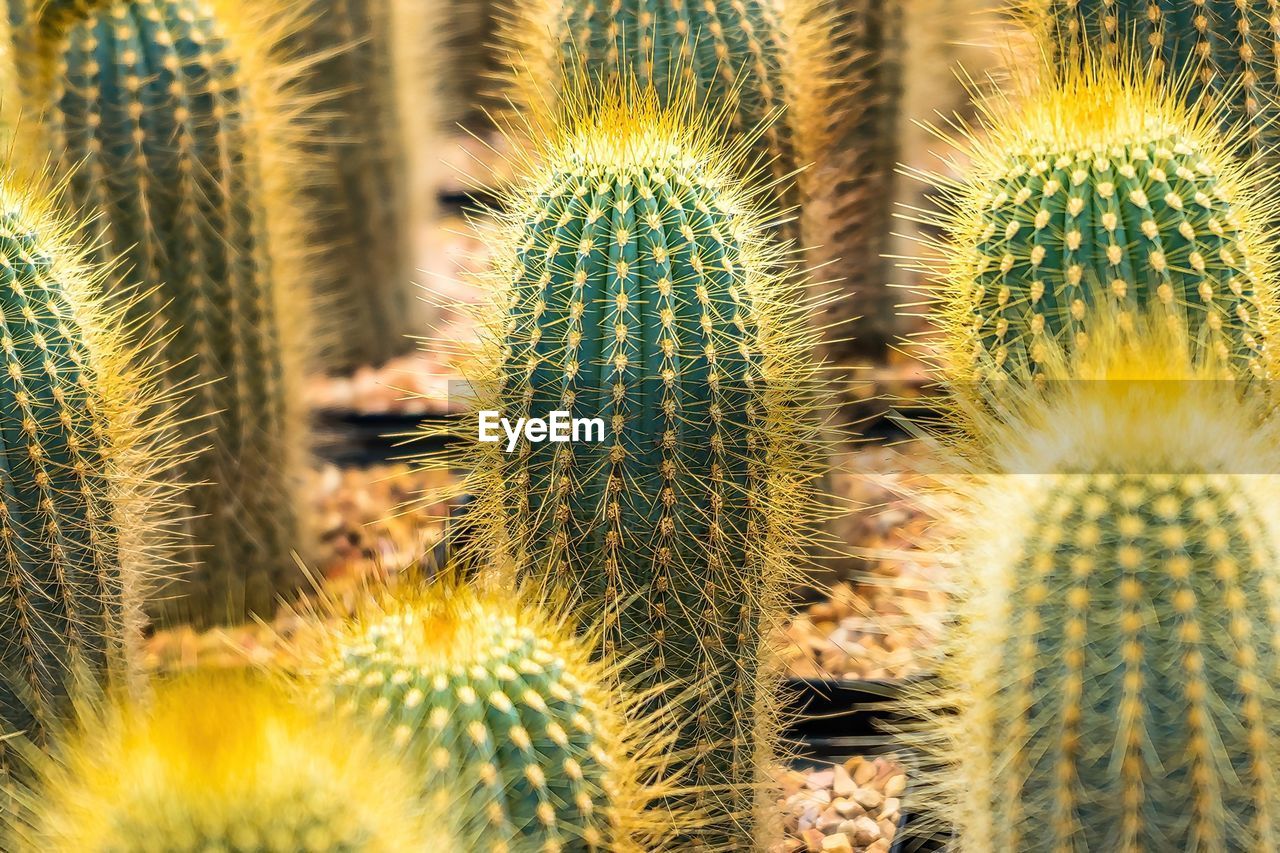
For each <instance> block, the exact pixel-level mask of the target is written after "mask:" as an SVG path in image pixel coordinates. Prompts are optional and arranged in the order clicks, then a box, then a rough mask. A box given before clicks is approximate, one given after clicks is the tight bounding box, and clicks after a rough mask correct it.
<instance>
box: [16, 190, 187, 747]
mask: <svg viewBox="0 0 1280 853" xmlns="http://www.w3.org/2000/svg"><path fill="white" fill-rule="evenodd" d="M44 189H45V187H44V185H43V183H42V182H41V181H39V180H36V181H30V179H24V178H23V176H21V175H19V174H16V173H15V172H14V171H12V170H10V171H7V172H5V174H4V175H3V177H0V359H2V360H3V381H0V412H2V413H3V414H2V415H0V586H2V587H3V595H2V596H0V626H2V628H3V630H2V631H0V638H2V639H0V727H3V729H4V731H5V734H14V733H17V732H22V733H24V734H25V735H26V737H27V738H28V739H30V740H33V741H35V742H37V743H43V741H44V740H45V738H46V736H47V734H48V732H49V730H50V729H51V728H56V727H57V725H58V723H59V721H60V720H61V719H63V715H65V714H66V713H67V712H68V711H69V710H70V708H69V704H68V703H69V700H70V698H72V696H73V695H74V693H75V691H76V688H77V687H78V686H87V684H88V682H97V686H98V687H103V686H105V685H106V683H108V682H112V681H114V682H115V683H116V684H117V685H118V686H121V687H123V686H124V685H123V682H122V681H121V679H122V678H123V677H124V676H125V675H126V674H127V661H126V659H125V658H126V651H127V649H129V648H131V647H132V646H133V645H134V644H136V642H137V638H138V631H139V630H140V628H141V614H140V607H141V597H142V595H143V593H144V590H143V585H144V581H145V580H146V577H147V574H148V573H149V572H150V571H151V570H152V569H154V568H155V567H156V566H158V565H160V564H163V563H164V561H165V559H166V550H165V545H164V538H165V537H164V535H163V532H162V530H161V526H162V525H163V510H164V509H165V508H166V507H167V499H166V490H165V489H164V488H162V487H161V486H159V485H158V484H157V483H156V482H155V481H154V480H153V477H152V475H153V473H154V472H156V471H158V470H160V469H161V468H162V467H163V465H164V463H165V460H166V458H167V456H168V450H167V448H166V446H165V445H164V443H163V442H164V431H163V426H162V423H161V420H160V418H163V409H164V408H165V407H166V405H167V403H166V402H165V401H164V399H162V398H161V397H158V396H156V395H155V394H153V393H152V392H153V385H154V383H153V382H152V380H151V379H150V377H149V375H148V373H147V369H146V368H145V367H144V366H143V365H142V362H141V361H139V362H137V363H135V364H133V365H132V366H130V364H129V363H130V361H131V360H135V359H136V358H138V354H137V352H136V351H135V350H134V349H133V348H132V346H131V344H129V343H128V342H127V341H126V339H125V334H124V331H123V329H124V325H123V321H122V316H121V315H122V312H123V306H122V305H119V304H108V303H106V302H104V301H103V299H102V297H101V295H100V292H99V288H100V287H101V284H102V271H101V270H97V269H95V268H94V267H93V266H91V265H89V264H88V263H86V261H85V259H84V258H83V256H82V251H81V250H80V249H79V248H77V247H76V246H75V244H74V239H73V238H74V227H75V226H73V225H72V224H71V223H70V222H68V221H65V220H63V219H62V218H60V217H59V216H58V215H55V214H54V213H52V211H51V210H50V204H49V201H48V200H47V199H45V198H44V197H42V196H41V195H40V193H42V192H43V191H44ZM144 406H150V407H152V408H153V413H152V414H151V415H145V414H144V413H143V412H142V411H141V408H142V407H144ZM157 525H160V526H157ZM82 680H87V682H85V685H82V684H81V681H82Z"/></svg>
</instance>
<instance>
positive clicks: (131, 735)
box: [5, 673, 462, 853]
mask: <svg viewBox="0 0 1280 853" xmlns="http://www.w3.org/2000/svg"><path fill="white" fill-rule="evenodd" d="M291 698H292V696H291V692H290V691H287V690H284V689H281V688H279V687H278V686H273V685H271V684H269V683H268V682H266V681H260V680H256V679H254V678H251V677H250V676H248V675H246V674H244V673H199V674H195V675H188V676H184V677H181V678H178V679H177V680H175V681H173V682H171V683H166V684H161V685H159V686H158V687H157V689H156V691H155V695H154V696H153V697H151V699H150V701H148V702H146V703H140V704H139V703H129V702H123V703H117V704H110V705H108V706H106V707H105V708H101V709H97V710H96V711H88V712H87V713H86V719H85V721H84V723H83V727H82V729H81V730H80V731H79V732H77V733H75V734H73V735H72V736H71V737H70V739H69V740H67V741H66V742H65V743H64V744H62V745H61V746H60V747H59V749H58V750H57V751H56V752H55V753H54V754H53V756H52V757H50V758H48V759H46V760H45V761H43V762H42V763H41V765H40V766H41V772H40V775H39V778H38V780H37V782H36V784H35V785H34V787H32V788H31V789H30V790H29V791H26V792H25V793H24V795H23V797H22V799H23V801H24V802H23V806H24V819H23V820H22V821H21V822H20V823H18V824H17V825H16V826H15V827H13V828H12V830H11V835H10V837H9V838H8V841H7V843H6V844H5V849H6V850H15V851H22V853H36V851H40V852H41V853H45V851H52V853H108V851H109V852H110V853H145V851H160V850H163V851H174V852H175V853H176V851H191V853H197V851H210V850H221V851H227V853H268V851H270V853H293V851H299V850H313V851H346V853H403V851H424V850H435V851H441V853H443V851H449V850H460V849H462V848H460V847H458V846H457V843H456V842H455V841H454V840H453V839H452V838H451V836H450V833H449V829H448V816H447V814H446V813H444V812H432V811H429V810H428V806H427V805H426V804H425V803H424V802H423V801H422V800H421V799H420V798H419V796H418V790H417V785H416V784H415V781H414V780H413V778H412V777H411V775H410V774H409V773H408V772H407V770H406V768H404V767H402V766H401V765H400V764H399V763H398V762H396V761H395V760H394V759H393V758H392V757H391V756H390V755H389V754H387V753H385V752H384V751H383V750H382V749H381V748H380V747H379V746H377V745H375V744H374V743H373V741H372V739H370V738H368V737H367V736H365V735H363V734H360V733H358V732H357V731H355V730H354V729H352V728H351V727H349V726H347V725H344V724H341V723H340V722H338V721H336V720H329V719H326V718H324V717H323V716H318V715H313V714H311V713H309V712H307V711H304V710H302V709H301V708H300V707H298V706H297V705H294V704H291V702H290V700H291ZM445 804H447V799H445V801H444V802H442V803H437V804H436V805H445Z"/></svg>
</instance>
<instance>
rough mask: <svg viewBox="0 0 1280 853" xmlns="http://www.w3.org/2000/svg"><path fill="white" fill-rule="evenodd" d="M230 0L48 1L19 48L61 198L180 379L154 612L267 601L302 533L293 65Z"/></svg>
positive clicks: (231, 610)
mask: <svg viewBox="0 0 1280 853" xmlns="http://www.w3.org/2000/svg"><path fill="white" fill-rule="evenodd" d="M273 5H274V4H247V3H242V2H237V0H211V2H206V0H162V2H144V0H55V1H54V2H51V3H48V4H46V5H45V6H44V7H43V11H42V15H43V17H42V18H41V32H40V44H39V45H38V46H37V49H36V51H35V53H34V54H32V55H28V56H26V57H24V58H23V59H24V63H23V64H24V65H25V67H26V71H27V72H28V76H31V77H34V78H36V79H38V80H39V81H40V86H39V91H37V92H36V93H35V98H34V100H35V106H34V114H37V115H44V116H45V122H46V129H47V132H48V137H49V141H50V144H51V145H52V146H53V151H54V152H55V155H56V157H57V158H58V160H59V161H60V164H61V166H62V167H63V168H64V172H65V173H66V174H67V175H69V176H70V179H69V182H68V183H67V185H66V186H67V195H68V196H69V199H68V201H69V203H70V204H73V205H75V206H76V207H77V208H81V209H84V210H86V211H88V212H89V213H90V214H94V215H95V218H94V219H92V221H91V224H90V225H89V226H88V227H87V228H86V229H85V232H86V237H87V238H88V239H89V240H91V241H92V244H93V245H94V246H95V248H96V251H97V254H98V256H99V257H100V258H101V259H103V260H104V261H106V260H110V259H113V258H115V257H116V256H117V255H119V256H121V257H122V258H123V261H122V263H121V265H120V267H119V268H118V275H117V278H118V279H120V280H121V281H124V282H132V281H141V282H143V283H145V285H146V286H147V290H146V291H145V293H146V298H144V299H141V300H139V301H138V302H137V304H136V306H135V309H134V313H133V318H134V319H135V321H137V322H138V323H139V324H142V325H144V326H145V325H147V324H151V323H153V321H156V323H155V325H154V326H153V327H152V328H154V329H155V331H154V334H155V335H157V336H162V337H161V339H162V340H163V345H162V348H161V349H162V355H163V357H164V358H165V359H166V360H167V361H168V362H169V363H170V364H171V365H173V368H174V369H173V371H172V375H173V376H175V377H187V376H189V377H191V378H193V379H194V380H195V383H196V385H195V391H194V393H193V394H192V395H191V396H190V399H189V400H188V401H187V402H186V404H185V405H184V407H183V409H182V412H181V416H182V419H183V423H184V424H185V425H186V429H187V431H188V437H189V440H190V442H191V446H192V447H196V446H200V445H203V444H206V443H208V444H211V445H212V447H211V450H210V451H209V452H207V453H201V454H198V455H196V456H195V457H193V458H192V460H191V461H190V462H189V463H188V464H186V465H184V466H183V467H182V469H181V470H180V471H179V472H177V476H179V477H180V478H181V480H182V482H184V483H186V484H194V483H200V484H204V485H200V486H199V487H196V488H192V489H190V490H189V491H188V493H187V495H186V500H187V501H188V502H189V503H190V504H191V505H192V508H193V514H192V516H191V520H190V534H191V535H190V539H191V543H192V552H191V554H190V555H189V557H190V559H189V560H187V561H186V562H188V563H189V564H191V565H192V567H193V568H192V570H191V571H190V572H189V573H188V574H187V575H186V576H184V577H183V578H181V580H180V582H176V583H172V584H169V585H167V586H166V587H165V588H163V589H162V590H160V591H159V593H160V597H159V598H157V600H156V608H157V609H158V610H160V611H162V612H163V614H164V615H165V616H166V618H169V619H173V618H185V619H190V620H192V621H193V622H195V623H197V624H208V623H211V622H218V621H225V620H229V619H231V620H234V619H239V618H243V617H244V616H245V615H246V614H247V613H258V614H262V615H269V614H270V613H271V612H272V610H273V608H274V606H275V603H276V597H277V595H287V594H290V593H291V592H292V591H293V589H294V588H295V587H296V586H297V584H298V582H299V572H298V569H297V566H296V565H295V562H294V559H293V556H292V553H293V551H294V550H295V549H296V550H298V551H301V552H303V553H304V554H305V553H306V552H307V551H308V550H309V545H308V532H307V523H306V517H305V516H306V509H305V504H303V503H302V502H300V501H299V500H298V499H297V488H298V487H299V486H300V485H301V477H302V476H303V473H304V470H305V458H306V451H307V430H306V428H305V421H304V419H303V416H302V411H301V399H300V395H301V387H300V379H301V370H302V350H303V348H304V346H305V344H306V337H305V336H306V335H307V322H306V317H307V314H308V296H309V294H308V292H307V290H306V289H305V282H304V278H303V277H304V276H305V275H307V270H306V264H305V263H304V251H303V248H302V247H301V246H300V245H299V243H300V241H299V239H298V238H299V237H300V236H301V235H304V234H306V230H305V228H306V223H307V214H306V213H305V209H304V206H303V205H301V203H300V200H299V196H298V193H297V190H298V188H299V187H300V186H301V185H304V184H305V183H306V182H307V180H308V174H307V169H306V166H305V164H304V163H303V162H302V161H300V160H299V159H298V157H297V154H296V149H295V148H293V147H291V143H292V142H293V140H294V139H295V138H296V137H297V136H298V135H299V134H300V133H304V132H305V129H306V125H305V124H304V123H302V122H300V121H299V116H298V113H299V108H298V106H297V105H296V104H295V103H294V102H291V101H290V100H289V98H288V96H287V83H288V80H289V78H290V77H291V76H293V75H294V74H296V73H297V70H298V69H297V68H296V67H292V66H290V65H289V64H287V63H284V62H283V61H281V60H280V59H279V58H278V57H277V56H276V54H274V53H273V50H274V49H275V46H276V45H277V44H278V43H279V41H280V39H281V37H282V36H284V35H285V34H286V33H287V32H288V31H289V30H290V28H291V26H292V25H293V24H292V20H291V19H290V18H289V17H287V16H282V15H281V14H279V11H278V10H277V9H273Z"/></svg>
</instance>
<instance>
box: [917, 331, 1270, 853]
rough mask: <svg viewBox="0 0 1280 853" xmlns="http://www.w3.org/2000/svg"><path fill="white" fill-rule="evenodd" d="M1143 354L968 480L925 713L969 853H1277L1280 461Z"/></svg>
mask: <svg viewBox="0 0 1280 853" xmlns="http://www.w3.org/2000/svg"><path fill="white" fill-rule="evenodd" d="M1162 321H1163V318H1162V317H1159V316H1158V315H1157V318H1156V324H1162ZM1151 325H1153V324H1148V328H1150V326H1151ZM1145 335H1146V336H1148V337H1146V340H1145V341H1144V340H1143V336H1139V337H1138V340H1139V341H1140V344H1139V345H1132V344H1131V345H1128V346H1125V347H1123V348H1121V349H1116V348H1114V347H1112V346H1110V345H1107V346H1106V350H1107V352H1108V353H1110V362H1109V366H1108V361H1107V360H1106V359H1104V360H1102V361H1101V362H1095V363H1096V364H1100V366H1102V367H1104V368H1106V369H1104V370H1103V371H1101V372H1098V371H1093V370H1085V371H1079V370H1073V371H1071V372H1070V373H1065V374H1058V375H1055V376H1054V377H1052V378H1054V379H1058V378H1066V377H1067V376H1082V377H1083V378H1086V379H1090V380H1098V381H1088V382H1071V381H1067V382H1053V383H1051V384H1050V388H1051V389H1052V391H1051V392H1050V393H1049V394H1047V395H1046V397H1044V398H1037V399H1034V400H1030V401H1028V402H1030V405H1028V406H1026V407H1025V408H1024V409H1023V410H1022V415H1021V416H1020V417H1017V418H1014V419H1012V420H1011V422H1009V423H1005V424H988V430H987V431H986V432H985V433H984V437H985V438H986V439H987V440H988V442H989V445H990V446H991V447H994V448H995V450H994V452H993V453H992V454H990V455H988V454H980V456H979V458H980V459H981V460H982V461H980V462H978V463H977V470H978V472H979V476H977V477H975V476H973V475H972V471H970V473H969V474H966V475H965V476H964V477H963V478H961V479H962V485H961V486H960V487H959V488H958V491H957V493H956V495H955V498H956V500H955V506H956V507H957V512H958V513H959V515H958V516H957V517H955V518H954V519H952V520H951V521H950V522H949V526H950V527H952V529H954V530H955V531H956V534H955V535H956V537H957V540H958V541H957V542H956V543H955V544H956V546H957V547H956V548H955V551H954V555H953V556H954V565H955V566H956V571H957V572H958V576H957V577H956V578H955V580H956V589H957V591H958V602H957V606H956V617H955V621H954V626H953V628H952V629H951V631H950V632H949V635H948V637H947V639H946V640H945V642H944V647H943V648H941V649H939V654H938V665H939V667H940V670H939V671H940V674H941V681H942V686H943V689H942V691H941V695H936V696H924V695H921V696H917V697H915V699H917V700H919V702H921V703H923V705H922V706H918V707H915V708H913V710H915V711H918V710H920V707H923V708H924V709H925V718H926V719H927V720H928V721H929V722H928V723H927V724H926V727H927V728H929V729H931V730H932V731H933V733H935V734H936V735H937V736H936V737H931V736H930V734H928V733H926V732H925V731H923V730H922V732H921V733H920V735H919V737H921V738H922V741H923V742H924V743H925V744H926V746H927V748H929V749H930V750H932V751H934V757H935V758H937V759H939V760H940V761H939V764H940V766H941V767H943V768H944V770H943V773H942V775H941V776H940V777H939V778H938V779H936V780H935V781H934V784H933V785H931V786H929V787H931V788H932V789H933V792H934V794H935V795H936V798H937V802H938V804H939V806H940V808H941V810H942V813H941V815H940V817H942V818H943V819H946V820H950V821H954V822H955V825H956V827H957V837H956V842H957V843H956V849H957V850H961V851H975V853H976V851H984V853H985V851H991V850H1019V851H1028V852H1029V853H1032V851H1051V850H1052V851H1059V850H1195V851H1211V850H1275V849H1276V848H1277V845H1278V844H1280V839H1278V838H1277V830H1278V829H1280V827H1278V826H1277V820H1278V819H1280V767H1278V766H1277V752H1276V749H1275V745H1276V743H1277V739H1278V738H1280V689H1277V688H1278V687H1280V684H1278V683H1277V680H1276V673H1277V672H1278V671H1280V640H1278V639H1277V638H1280V562H1278V560H1280V515H1277V512H1276V508H1277V507H1280V467H1278V463H1280V456H1277V452H1276V448H1277V447H1280V444H1277V435H1276V432H1275V427H1274V426H1268V427H1263V428H1261V429H1259V427H1258V426H1257V424H1258V417H1257V415H1258V413H1257V412H1256V411H1253V410H1252V407H1251V406H1249V405H1247V404H1241V403H1240V402H1239V401H1238V400H1237V397H1236V393H1235V390H1234V385H1233V384H1232V383H1229V382H1215V381H1204V380H1206V379H1211V378H1212V377H1211V376H1210V375H1206V374H1205V373H1204V372H1203V371H1194V370H1189V369H1187V367H1186V364H1187V357H1186V352H1185V350H1186V342H1185V341H1184V340H1179V341H1177V342H1176V346H1174V347H1167V348H1163V347H1155V348H1151V349H1148V350H1146V351H1145V352H1144V351H1143V347H1144V346H1147V342H1148V341H1150V340H1151V337H1149V335H1150V332H1149V331H1148V332H1146V333H1145ZM1112 338H1113V340H1115V339H1118V338H1116V336H1114V335H1113V336H1112ZM1162 350H1163V351H1162ZM1175 354H1176V355H1175ZM1179 360H1180V362H1181V364H1180V365H1179V363H1178V361H1179ZM971 464H972V463H971ZM913 704H914V703H913ZM942 709H946V710H942ZM939 710H941V713H934V712H935V711H939ZM935 727H936V728H935Z"/></svg>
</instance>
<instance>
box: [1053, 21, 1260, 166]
mask: <svg viewBox="0 0 1280 853" xmlns="http://www.w3.org/2000/svg"><path fill="white" fill-rule="evenodd" d="M1041 15H1043V16H1044V19H1045V20H1044V21H1043V22H1040V21H1039V18H1040V17H1041ZM1033 17H1034V18H1036V19H1037V24H1040V23H1043V24H1044V25H1046V26H1047V29H1048V33H1047V35H1048V37H1049V38H1050V39H1051V40H1052V41H1051V44H1053V45H1055V46H1056V47H1057V48H1058V49H1059V50H1061V51H1062V52H1063V53H1065V54H1068V55H1070V54H1072V53H1077V52H1082V51H1083V52H1092V53H1094V54H1100V55H1103V56H1108V57H1113V56H1123V55H1125V54H1128V53H1133V54H1136V55H1138V56H1140V57H1142V58H1143V59H1144V60H1146V61H1147V62H1149V63H1150V67H1151V68H1152V69H1153V70H1154V71H1155V72H1156V73H1162V72H1163V73H1167V75H1168V76H1169V77H1171V78H1177V79H1182V80H1184V81H1185V82H1186V83H1187V84H1188V85H1187V86H1186V95H1187V97H1188V99H1189V100H1202V101H1206V102H1210V103H1213V104H1214V105H1215V106H1217V107H1218V108H1219V109H1220V113H1219V115H1220V117H1221V119H1222V120H1223V123H1224V125H1225V126H1226V127H1228V128H1230V129H1231V138H1232V142H1233V143H1234V142H1236V141H1237V140H1238V142H1239V146H1238V150H1239V151H1241V152H1242V153H1245V154H1249V155H1262V156H1263V157H1265V158H1267V159H1274V155H1275V152H1274V148H1275V145H1276V142H1277V139H1278V138H1280V137H1277V132H1276V125H1275V121H1274V116H1275V113H1274V110H1273V109H1271V108H1270V104H1271V102H1272V101H1273V100H1274V99H1275V98H1276V96H1277V95H1280V76H1278V75H1277V73H1276V61H1277V58H1278V57H1280V41H1277V35H1280V27H1277V24H1276V21H1275V9H1274V8H1273V7H1272V6H1271V4H1269V3H1267V2H1262V0H1050V2H1049V3H1047V4H1045V7H1044V8H1043V9H1041V8H1039V7H1037V9H1036V12H1035V14H1034V16H1033Z"/></svg>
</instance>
